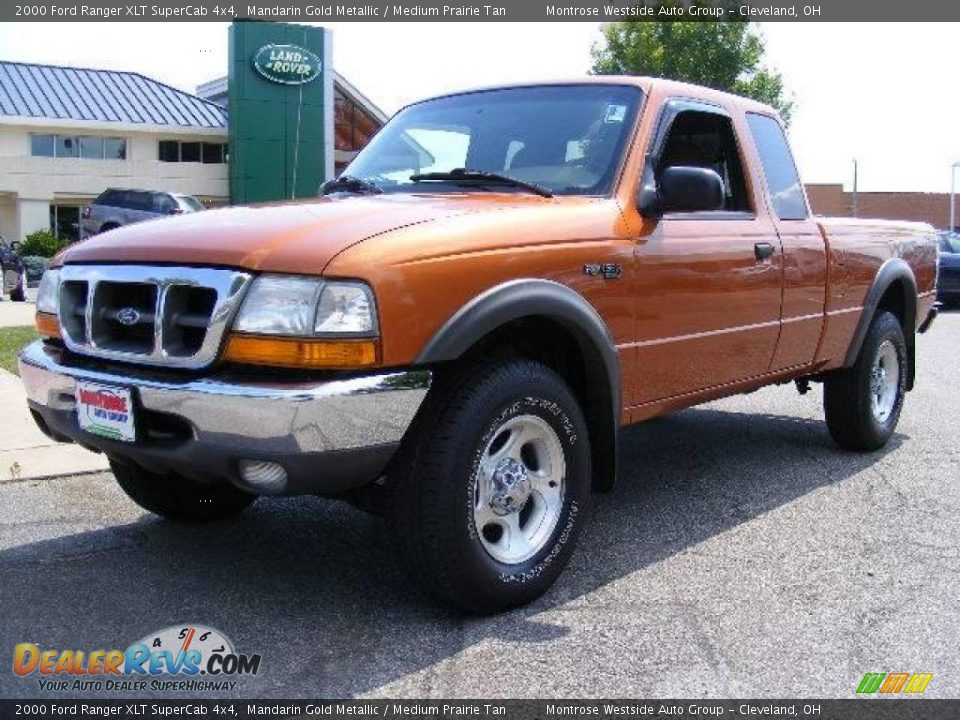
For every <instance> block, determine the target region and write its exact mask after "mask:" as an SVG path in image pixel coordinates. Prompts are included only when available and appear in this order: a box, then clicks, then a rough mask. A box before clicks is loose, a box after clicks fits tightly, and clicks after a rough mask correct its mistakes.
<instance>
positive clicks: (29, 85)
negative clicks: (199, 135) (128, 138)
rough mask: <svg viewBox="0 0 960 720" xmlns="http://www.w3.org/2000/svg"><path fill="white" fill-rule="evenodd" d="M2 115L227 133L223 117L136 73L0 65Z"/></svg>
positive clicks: (199, 101) (187, 95) (223, 113)
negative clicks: (218, 130)
mask: <svg viewBox="0 0 960 720" xmlns="http://www.w3.org/2000/svg"><path fill="white" fill-rule="evenodd" d="M0 115H5V116H13V117H27V118H43V119H48V120H81V121H82V120H87V121H101V122H118V123H132V124H142V125H171V126H176V127H191V128H197V127H201V128H225V127H226V126H227V111H226V108H223V107H221V106H219V105H217V104H216V103H212V102H209V101H208V100H203V99H201V98H198V97H197V96H195V95H191V94H190V93H186V92H183V91H182V90H177V89H176V88H172V87H170V86H169V85H165V84H163V83H161V82H157V81H156V80H152V79H150V78H148V77H144V76H143V75H141V74H139V73H133V72H121V71H117V70H91V69H89V68H76V67H61V66H57V65H33V64H29V63H18V62H7V61H2V60H0Z"/></svg>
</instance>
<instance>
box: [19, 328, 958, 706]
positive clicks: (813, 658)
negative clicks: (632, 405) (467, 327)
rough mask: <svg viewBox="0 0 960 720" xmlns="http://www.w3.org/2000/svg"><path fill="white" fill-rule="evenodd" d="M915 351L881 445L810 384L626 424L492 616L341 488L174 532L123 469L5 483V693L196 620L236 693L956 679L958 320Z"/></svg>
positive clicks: (838, 684) (732, 689) (683, 692)
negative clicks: (593, 487) (887, 676)
mask: <svg viewBox="0 0 960 720" xmlns="http://www.w3.org/2000/svg"><path fill="white" fill-rule="evenodd" d="M919 358H920V364H919V370H918V385H917V389H916V390H915V391H914V392H913V393H911V394H910V395H909V396H908V398H907V404H906V407H905V410H904V414H903V417H902V419H901V422H900V427H899V432H898V434H897V435H896V436H895V438H894V440H893V441H892V442H891V443H890V445H889V446H888V447H887V448H885V449H884V450H883V451H880V452H876V453H873V454H869V455H855V454H849V453H844V452H841V451H839V450H837V449H835V448H834V447H833V446H832V445H831V443H830V440H829V437H828V436H827V432H826V427H825V425H824V424H823V423H822V415H821V409H820V402H821V391H820V388H819V386H815V387H814V388H813V390H812V391H811V392H810V393H809V394H808V395H806V396H803V397H801V396H799V395H798V394H797V393H796V391H795V390H794V389H793V387H792V386H786V387H778V388H770V389H765V390H762V391H760V392H757V393H754V394H752V395H747V396H741V397H736V398H731V399H727V400H723V401H720V402H715V403H711V404H709V405H706V406H703V407H700V408H696V409H692V410H687V411H684V412H680V413H677V414H674V415H672V416H669V417H666V418H662V419H659V420H656V421H654V422H651V423H648V424H646V425H643V426H640V427H637V428H634V429H631V430H630V431H628V432H627V433H626V435H625V438H624V443H625V445H624V470H623V473H622V475H621V479H620V483H619V485H618V487H617V489H616V491H615V492H613V493H612V494H608V495H604V496H599V497H597V499H596V502H595V504H594V508H593V514H592V522H591V525H590V528H589V530H588V531H587V532H586V534H585V535H584V537H583V538H582V540H581V542H580V546H579V550H578V551H577V553H576V554H575V555H574V558H573V561H572V564H571V566H570V567H569V568H568V570H567V571H566V572H565V573H564V575H563V576H562V577H561V579H560V581H559V583H558V584H557V585H556V586H555V588H554V589H553V590H552V591H551V592H550V593H549V594H548V595H547V596H546V597H544V598H542V599H541V600H540V601H538V602H537V603H535V604H534V605H532V606H530V607H527V608H525V609H522V610H518V611H515V612H512V613H509V614H505V615H502V616H499V617H494V618H489V619H476V618H470V619H465V618H461V617H456V616H452V615H450V614H447V613H445V612H442V611H439V610H436V609H434V608H433V607H431V606H429V605H428V604H426V603H425V602H424V601H423V600H422V599H421V598H420V596H419V595H418V594H417V592H416V590H415V589H414V588H413V587H412V586H411V585H410V584H409V583H408V581H407V580H406V579H405V577H404V575H403V573H402V572H401V571H400V569H399V568H398V567H397V565H396V562H395V556H394V554H393V553H392V549H391V545H390V541H389V538H388V536H387V534H386V532H385V530H384V526H383V524H382V523H381V521H380V520H377V519H375V518H372V517H368V516H366V515H364V514H363V513H361V512H359V511H357V510H354V509H352V508H350V507H348V506H346V505H343V504H340V503H335V502H328V501H323V500H319V499H312V498H306V499H292V500H282V501H272V502H261V503H259V504H258V505H257V506H255V507H254V508H253V509H252V510H251V511H249V512H248V513H247V514H246V515H245V516H243V517H242V518H241V519H239V520H236V521H232V522H229V523H223V524H218V525H214V526H208V527H200V528H198V527H183V526H177V525H173V524H170V523H167V522H163V521H159V520H157V519H154V518H152V517H150V516H147V515H144V514H142V513H141V512H140V511H139V509H138V508H136V507H135V506H134V505H133V504H132V503H131V502H129V501H127V500H126V498H125V497H124V496H123V495H122V494H121V492H120V490H119V489H117V488H116V487H115V486H114V483H113V479H112V477H111V476H110V475H109V474H99V475H88V476H83V477H73V478H62V479H55V480H30V481H12V480H6V479H4V480H3V481H2V482H0V507H2V511H0V518H2V523H0V608H2V609H3V610H2V612H0V637H2V638H3V644H2V646H0V654H4V655H6V657H7V660H6V661H3V662H2V663H0V664H2V670H0V696H3V697H37V696H45V697H49V698H52V697H69V696H70V695H71V693H41V692H40V691H39V689H38V686H37V681H36V679H35V676H34V678H19V677H16V676H14V675H13V673H12V672H11V671H10V669H9V668H10V662H9V659H10V657H11V655H12V652H13V646H14V645H15V644H16V643H20V642H26V641H30V642H35V643H37V644H39V645H41V646H43V648H56V649H68V648H77V649H81V648H83V649H97V648H121V649H122V648H125V647H126V646H127V645H128V644H129V643H131V642H133V641H135V640H137V639H139V638H141V637H143V636H145V635H147V634H148V633H150V632H151V631H154V630H158V629H160V628H164V627H167V626H171V625H177V624H181V623H202V624H206V625H209V626H212V627H215V628H218V629H220V630H222V631H223V632H224V633H225V634H226V635H228V636H229V637H230V638H232V639H233V641H234V643H235V644H236V646H237V648H238V650H240V651H241V652H245V653H253V652H256V653H260V654H261V655H262V656H263V666H262V669H261V672H260V674H259V675H257V676H255V677H247V678H241V679H239V680H238V683H237V687H236V689H235V690H234V691H233V692H232V693H229V694H230V695H233V696H236V697H312V698H320V697H343V696H353V695H360V696H388V697H451V698H452V697H497V696H499V697H518V696H519V697H560V696H568V697H624V698H625V697H702V696H706V697H730V696H733V697H852V696H853V695H854V690H855V688H856V686H857V684H858V682H859V680H860V678H861V677H862V676H863V674H864V673H865V672H868V671H870V672H894V671H906V672H921V671H924V672H932V673H933V674H934V676H933V680H932V681H931V683H930V685H929V687H928V689H927V691H926V696H928V697H957V696H960V654H958V653H957V646H958V643H960V558H958V553H960V550H958V548H960V543H958V540H960V483H958V480H960V422H958V418H960V314H958V313H954V314H951V315H945V316H942V317H941V318H940V319H939V320H938V321H937V323H936V324H935V325H934V327H933V329H932V330H931V332H930V333H928V334H927V335H925V336H921V337H920V340H919ZM2 470H3V469H2V468H0V471H2ZM3 476H4V478H5V477H6V473H3ZM78 694H80V695H83V694H84V693H78ZM186 694H187V695H195V693H186ZM87 695H89V694H87ZM121 695H122V694H121ZM114 696H116V695H114ZM165 696H169V695H165Z"/></svg>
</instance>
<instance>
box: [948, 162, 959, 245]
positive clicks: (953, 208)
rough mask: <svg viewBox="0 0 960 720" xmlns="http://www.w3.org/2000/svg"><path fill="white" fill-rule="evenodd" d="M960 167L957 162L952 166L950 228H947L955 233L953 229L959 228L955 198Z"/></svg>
mask: <svg viewBox="0 0 960 720" xmlns="http://www.w3.org/2000/svg"><path fill="white" fill-rule="evenodd" d="M958 167H960V162H955V163H953V165H951V166H950V227H949V228H947V230H949V231H950V232H953V229H954V228H955V227H956V226H957V219H956V218H957V210H956V205H954V202H953V200H954V196H955V195H956V194H957V193H956V187H957V182H956V180H957V168H958Z"/></svg>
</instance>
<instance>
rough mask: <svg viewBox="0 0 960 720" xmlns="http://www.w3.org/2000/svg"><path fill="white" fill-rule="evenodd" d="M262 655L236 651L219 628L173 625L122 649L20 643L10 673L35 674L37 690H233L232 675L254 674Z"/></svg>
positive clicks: (31, 676)
mask: <svg viewBox="0 0 960 720" xmlns="http://www.w3.org/2000/svg"><path fill="white" fill-rule="evenodd" d="M260 660H261V658H260V655H258V654H252V655H244V654H242V653H238V652H237V651H236V648H235V647H234V645H233V642H232V641H231V640H230V639H229V638H228V637H227V636H226V635H224V634H223V633H221V632H220V631H219V630H214V629H213V628H209V627H204V626H202V625H195V624H193V625H190V624H184V625H175V626H173V627H168V628H165V629H163V630H160V631H158V632H155V633H151V634H150V635H147V636H146V637H144V638H143V639H141V640H138V641H137V642H135V643H133V644H132V645H130V646H128V647H127V649H126V650H119V649H115V650H101V649H92V650H57V649H48V648H44V647H41V646H40V645H38V644H36V643H30V642H24V643H20V644H18V645H17V646H16V647H14V649H13V672H14V673H15V674H17V675H19V676H21V677H24V678H36V679H37V682H38V683H39V688H40V690H54V691H56V690H64V691H65V690H73V691H76V690H79V691H85V692H91V691H100V690H103V691H113V692H116V691H120V692H139V691H142V690H153V691H156V690H161V691H162V690H182V691H191V692H193V691H206V690H209V691H218V690H233V689H234V688H235V687H236V685H237V681H236V680H234V679H233V678H235V677H237V676H243V675H256V674H257V673H258V672H259V671H260Z"/></svg>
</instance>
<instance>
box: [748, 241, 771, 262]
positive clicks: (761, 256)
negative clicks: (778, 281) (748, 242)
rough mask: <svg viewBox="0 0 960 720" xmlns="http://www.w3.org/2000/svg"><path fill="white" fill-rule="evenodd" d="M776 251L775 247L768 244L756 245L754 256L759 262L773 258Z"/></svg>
mask: <svg viewBox="0 0 960 720" xmlns="http://www.w3.org/2000/svg"><path fill="white" fill-rule="evenodd" d="M774 251H775V249H774V247H773V245H771V244H770V243H768V242H761V243H755V244H754V246H753V254H754V255H755V256H756V257H757V261H758V262H759V261H761V260H766V259H767V258H770V257H773V253H774Z"/></svg>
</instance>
